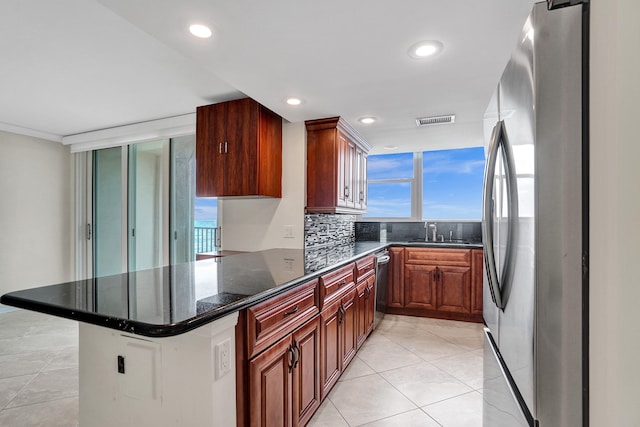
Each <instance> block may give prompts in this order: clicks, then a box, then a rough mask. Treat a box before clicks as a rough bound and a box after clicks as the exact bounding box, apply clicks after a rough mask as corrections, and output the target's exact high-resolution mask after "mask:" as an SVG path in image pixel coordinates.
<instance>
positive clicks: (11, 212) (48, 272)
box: [0, 131, 73, 294]
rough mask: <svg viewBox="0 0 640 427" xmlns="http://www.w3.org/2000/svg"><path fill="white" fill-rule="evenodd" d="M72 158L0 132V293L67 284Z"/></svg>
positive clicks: (46, 144)
mask: <svg viewBox="0 0 640 427" xmlns="http://www.w3.org/2000/svg"><path fill="white" fill-rule="evenodd" d="M72 166H73V164H72V155H71V154H70V152H69V148H68V147H65V146H63V145H62V144H60V143H57V142H51V141H45V140H42V139H38V138H32V137H27V136H20V135H16V134H13V133H8V132H2V131H0V227H1V230H0V294H4V293H7V292H10V291H16V290H19V289H26V288H30V287H34V286H41V285H47V284H51V283H58V282H63V281H69V280H72V279H73V262H72V241H73V240H72V220H73V219H72V212H73V211H72V206H73V204H72V203H73V202H72V194H73V192H72V170H73V167H72Z"/></svg>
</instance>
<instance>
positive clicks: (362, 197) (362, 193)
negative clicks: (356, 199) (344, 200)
mask: <svg viewBox="0 0 640 427" xmlns="http://www.w3.org/2000/svg"><path fill="white" fill-rule="evenodd" d="M363 200H364V191H361V192H360V201H361V202H362V201H363Z"/></svg>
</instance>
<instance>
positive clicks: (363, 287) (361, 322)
mask: <svg viewBox="0 0 640 427" xmlns="http://www.w3.org/2000/svg"><path fill="white" fill-rule="evenodd" d="M367 284H368V281H367V280H366V279H364V280H361V281H359V282H358V285H357V286H356V316H357V323H356V345H357V348H360V347H361V346H362V344H364V341H365V340H366V339H367V298H366V296H367V292H368V291H367Z"/></svg>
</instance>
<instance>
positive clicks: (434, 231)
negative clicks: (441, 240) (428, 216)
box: [425, 222, 438, 242]
mask: <svg viewBox="0 0 640 427" xmlns="http://www.w3.org/2000/svg"><path fill="white" fill-rule="evenodd" d="M429 228H430V229H431V235H432V236H433V238H432V239H431V240H432V241H434V242H435V241H436V240H437V237H436V236H437V233H438V227H437V226H436V223H435V222H434V223H433V224H429ZM425 240H427V238H426V236H425Z"/></svg>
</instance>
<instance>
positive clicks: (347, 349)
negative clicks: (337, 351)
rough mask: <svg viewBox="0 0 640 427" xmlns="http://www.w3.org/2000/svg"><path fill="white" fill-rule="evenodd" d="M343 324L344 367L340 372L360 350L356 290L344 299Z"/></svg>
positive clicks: (342, 366) (342, 352) (342, 351)
mask: <svg viewBox="0 0 640 427" xmlns="http://www.w3.org/2000/svg"><path fill="white" fill-rule="evenodd" d="M342 313H343V315H342V324H341V325H340V326H341V332H342V337H341V340H340V341H341V347H342V348H341V354H342V365H341V367H340V370H341V371H342V370H344V369H345V368H346V367H347V365H348V364H349V363H350V362H351V360H352V359H353V358H354V357H355V355H356V351H357V350H358V337H357V325H358V317H357V310H356V290H355V289H354V290H352V291H351V292H349V293H348V294H347V295H345V296H344V297H342Z"/></svg>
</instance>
